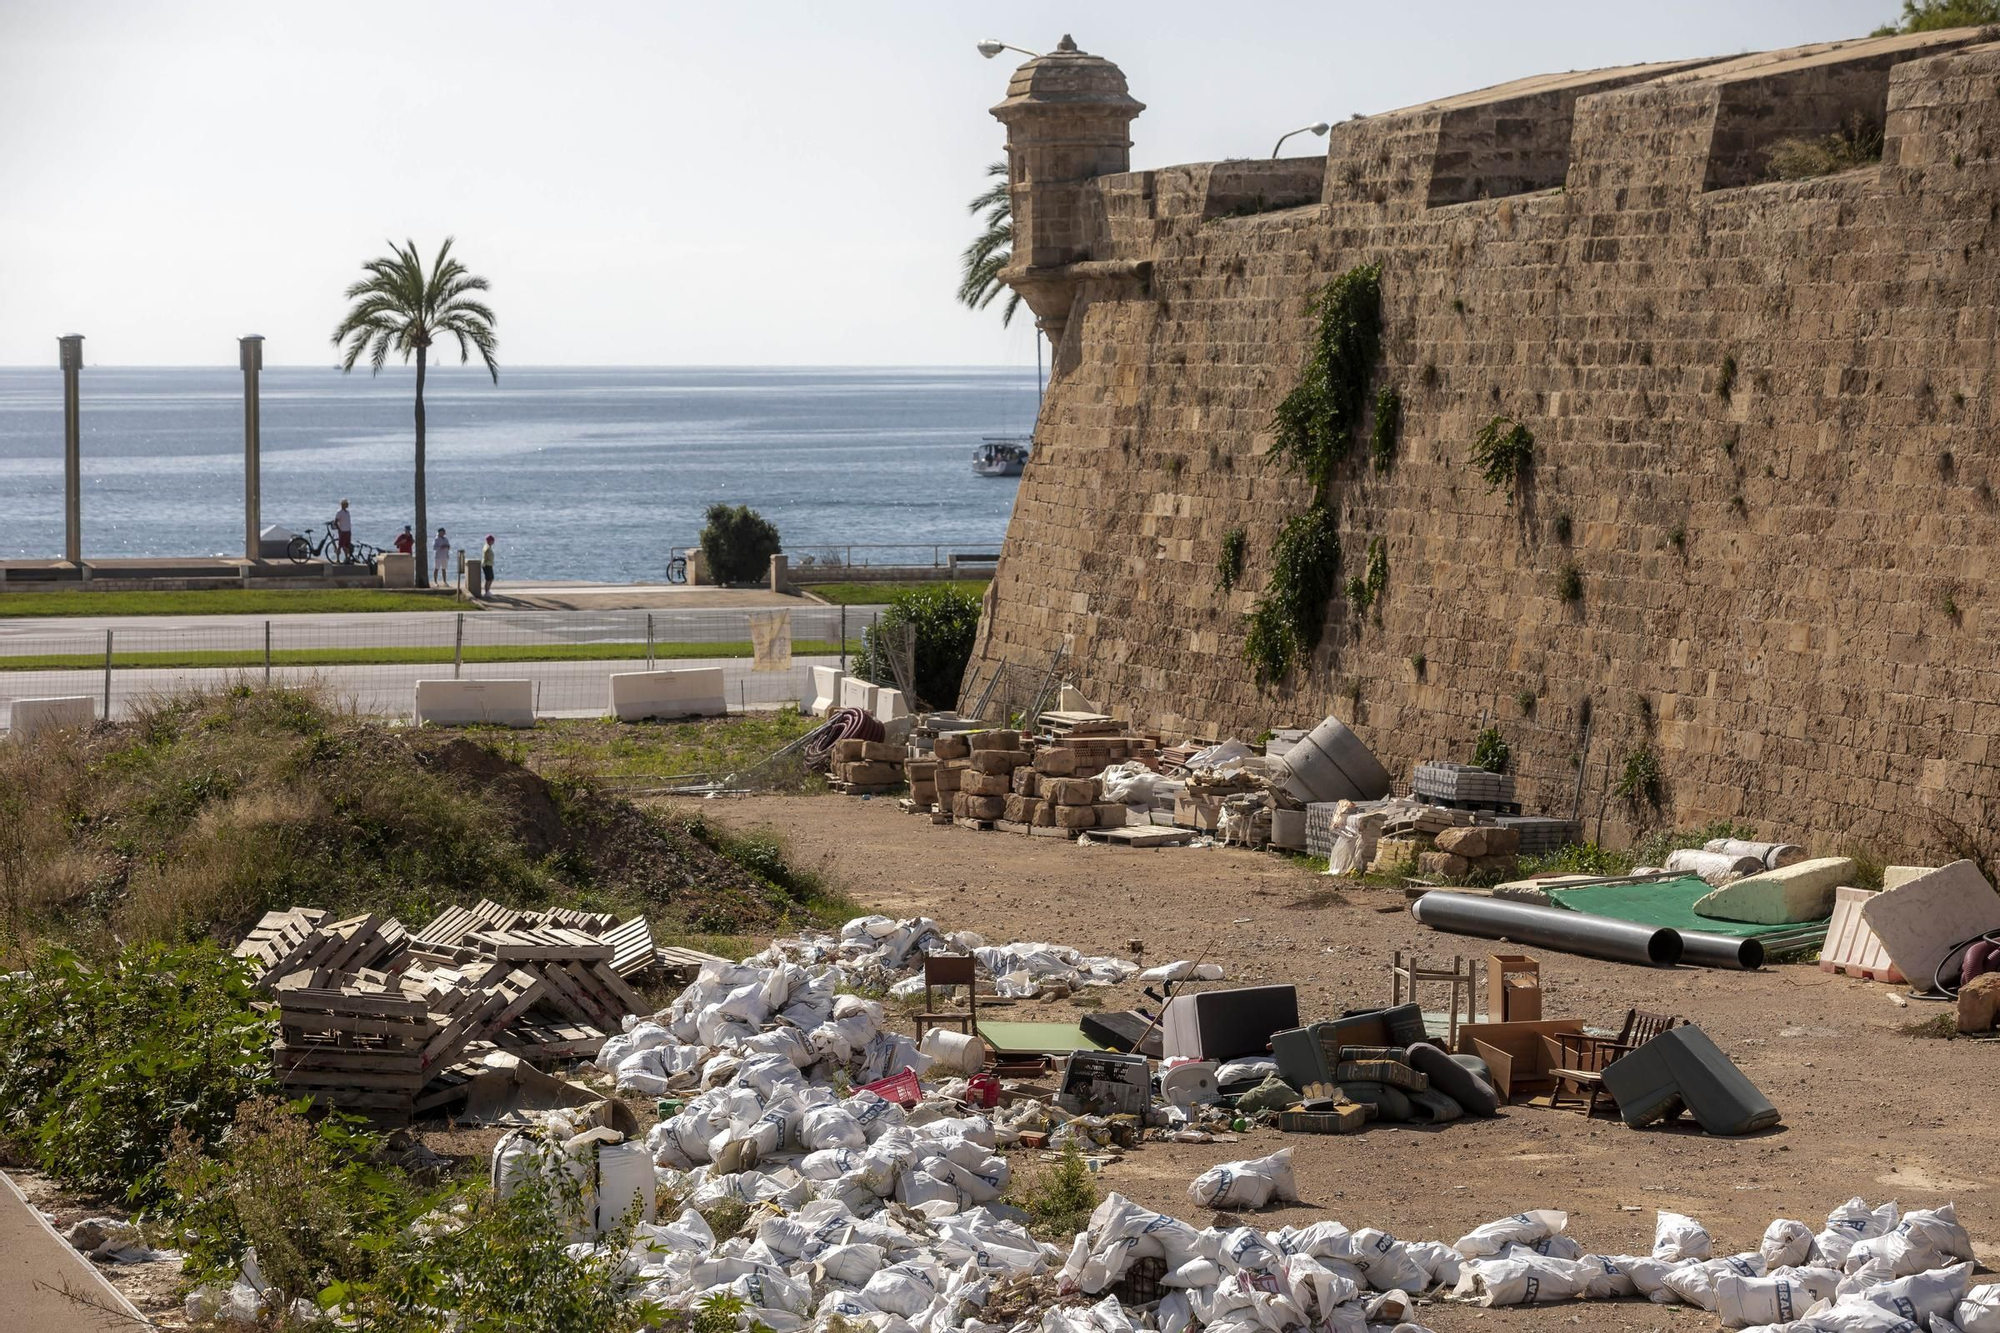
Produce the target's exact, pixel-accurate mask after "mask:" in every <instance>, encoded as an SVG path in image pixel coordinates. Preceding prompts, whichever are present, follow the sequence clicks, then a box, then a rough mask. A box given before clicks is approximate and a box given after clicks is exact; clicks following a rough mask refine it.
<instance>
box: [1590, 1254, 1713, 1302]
mask: <svg viewBox="0 0 2000 1333" xmlns="http://www.w3.org/2000/svg"><path fill="white" fill-rule="evenodd" d="M1607 1257H1608V1258H1610V1259H1611V1261H1612V1262H1613V1263H1615V1264H1617V1265H1618V1266H1619V1267H1620V1268H1622V1269H1624V1270H1625V1271H1626V1272H1627V1273H1628V1274H1630V1275H1631V1278H1632V1289H1633V1290H1634V1291H1636V1292H1638V1293H1639V1294H1640V1295H1641V1296H1644V1297H1645V1298H1646V1299H1647V1300H1649V1301H1655V1302H1658V1303H1660V1304H1662V1305H1671V1304H1673V1303H1674V1302H1675V1301H1676V1300H1678V1299H1679V1297H1677V1296H1675V1295H1674V1294H1673V1293H1672V1292H1671V1291H1668V1290H1667V1287H1666V1281H1667V1274H1669V1273H1671V1272H1673V1271H1674V1270H1675V1269H1676V1268H1679V1267H1680V1266H1681V1265H1682V1264H1684V1263H1694V1262H1697V1261H1695V1260H1692V1259H1676V1260H1667V1259H1655V1258H1653V1257H1652V1256H1651V1255H1649V1254H1614V1255H1609V1256H1607Z"/></svg>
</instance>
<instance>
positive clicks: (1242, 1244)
mask: <svg viewBox="0 0 2000 1333" xmlns="http://www.w3.org/2000/svg"><path fill="white" fill-rule="evenodd" d="M1215 1258H1216V1262H1217V1263H1219V1264H1221V1265H1222V1268H1223V1271H1224V1272H1226V1273H1232V1274H1234V1273H1242V1272H1250V1273H1275V1272H1277V1271H1278V1268H1279V1266H1280V1264H1281V1262H1282V1261H1281V1260H1280V1258H1279V1256H1278V1252H1277V1251H1276V1250H1274V1249H1272V1248H1271V1245H1270V1242H1269V1241H1267V1240H1265V1239H1264V1233H1263V1232H1261V1231H1257V1230H1255V1229H1253V1228H1251V1227H1231V1228H1230V1229H1229V1230H1228V1231H1225V1232H1223V1233H1222V1239H1221V1241H1220V1243H1219V1244H1218V1245H1217V1247H1216V1254H1215Z"/></svg>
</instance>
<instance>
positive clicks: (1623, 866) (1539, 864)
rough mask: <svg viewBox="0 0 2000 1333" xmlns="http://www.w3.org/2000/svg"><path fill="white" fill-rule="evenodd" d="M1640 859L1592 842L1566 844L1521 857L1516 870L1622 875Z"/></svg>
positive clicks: (1527, 874)
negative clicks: (1538, 854)
mask: <svg viewBox="0 0 2000 1333" xmlns="http://www.w3.org/2000/svg"><path fill="white" fill-rule="evenodd" d="M1637 864H1639V862H1637V861H1635V860H1633V859H1632V855H1631V854H1630V853H1629V852H1613V851H1607V850H1606V849H1605V848H1602V847H1599V846H1598V845H1597V844H1596V843H1594V842H1572V843H1565V844H1564V845H1563V846H1561V847H1558V848H1556V849H1555V850H1554V851H1552V852H1546V853H1544V854H1542V855H1541V856H1524V857H1522V858H1521V859H1520V861H1519V863H1518V864H1517V866H1516V871H1515V873H1516V874H1518V875H1520V876H1522V877H1523V878H1526V877H1528V876H1532V875H1624V874H1629V873H1630V872H1631V870H1632V867H1633V866H1635V865H1637Z"/></svg>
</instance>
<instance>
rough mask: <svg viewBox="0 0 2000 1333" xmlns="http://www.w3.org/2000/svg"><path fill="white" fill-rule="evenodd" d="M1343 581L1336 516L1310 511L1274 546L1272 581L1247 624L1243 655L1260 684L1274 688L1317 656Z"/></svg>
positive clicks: (1283, 532)
mask: <svg viewBox="0 0 2000 1333" xmlns="http://www.w3.org/2000/svg"><path fill="white" fill-rule="evenodd" d="M1339 581H1340V534H1339V533H1338V531H1336V529H1335V526H1334V518H1333V515H1332V514H1331V513H1329V512H1327V511H1326V510H1325V509H1322V508H1313V509H1308V510H1307V511H1306V512H1305V513H1303V514H1300V515H1299V516H1298V517H1296V518H1294V519H1292V520H1291V521H1290V522H1288V523H1286V524H1285V526H1284V528H1283V529H1281V530H1280V531H1279V533H1278V539H1277V540H1276V541H1275V542H1273V543H1272V544H1271V581H1270V583H1269V584H1268V585H1267V586H1266V587H1265V589H1264V595H1263V596H1262V597H1259V598H1258V599H1257V605H1256V607H1255V608H1254V609H1253V610H1252V611H1251V612H1250V614H1249V616H1248V617H1247V619H1246V629H1245V633H1244V640H1243V652H1244V655H1245V656H1246V657H1248V658H1249V659H1250V663H1251V665H1252V666H1253V667H1254V668H1255V669H1256V673H1257V683H1258V684H1260V685H1271V684H1275V683H1276V682H1277V681H1279V680H1281V679H1282V678H1283V677H1284V674H1285V672H1286V671H1288V670H1290V669H1291V667H1292V666H1293V664H1294V663H1297V662H1300V661H1303V660H1305V659H1306V658H1308V657H1310V656H1312V653H1313V650H1314V649H1315V648H1317V647H1319V640H1320V633H1321V631H1322V630H1324V629H1325V628H1326V606H1327V603H1328V602H1330V601H1331V600H1333V595H1334V590H1335V588H1336V587H1337V586H1338V585H1339Z"/></svg>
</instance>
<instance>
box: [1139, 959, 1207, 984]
mask: <svg viewBox="0 0 2000 1333" xmlns="http://www.w3.org/2000/svg"><path fill="white" fill-rule="evenodd" d="M1190 977H1192V978H1193V979H1194V980H1196V981H1220V980H1222V964H1220V963H1200V964H1197V963H1195V962H1193V961H1192V960H1190V959H1186V958H1183V959H1181V960H1180V961H1179V962H1178V963H1168V964H1166V965H1165V966H1163V967H1149V968H1147V969H1146V970H1145V971H1144V972H1141V973H1140V974H1139V980H1141V981H1147V982H1155V981H1186V980H1188V979H1189V978H1190Z"/></svg>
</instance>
